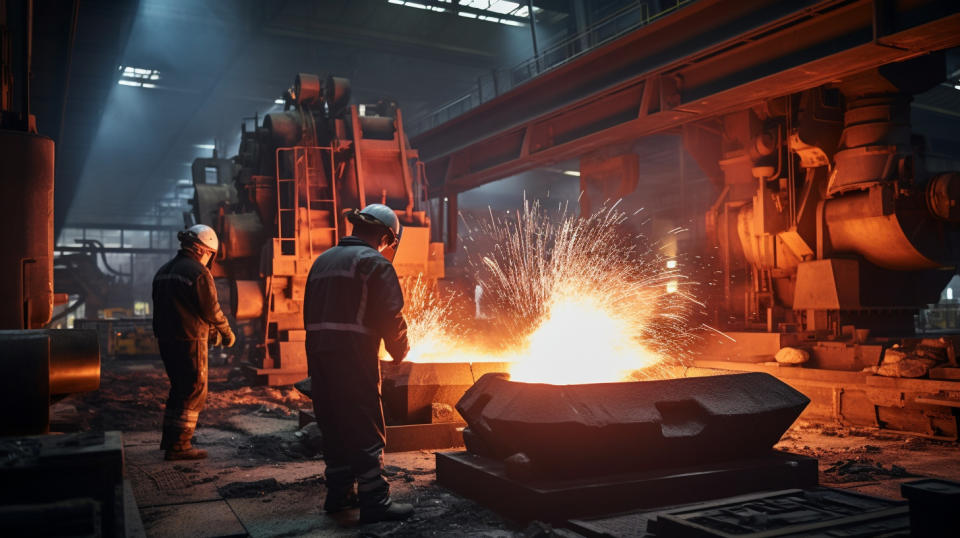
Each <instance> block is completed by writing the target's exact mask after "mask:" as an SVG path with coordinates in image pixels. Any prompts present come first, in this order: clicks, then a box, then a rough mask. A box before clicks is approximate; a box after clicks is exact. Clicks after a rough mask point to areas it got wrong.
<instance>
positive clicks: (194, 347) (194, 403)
mask: <svg viewBox="0 0 960 538" xmlns="http://www.w3.org/2000/svg"><path fill="white" fill-rule="evenodd" d="M158 344H159V347H160V358H162V359H163V366H164V368H166V370H167V377H168V378H169V379H170V395H169V396H168V397H167V405H166V408H165V410H164V412H163V437H162V438H161V439H160V448H161V449H163V450H186V449H189V448H190V447H191V444H190V440H191V439H192V438H193V432H194V430H196V428H197V418H199V416H200V411H201V410H202V409H203V406H204V404H205V403H206V401H207V340H206V339H203V340H159V341H158Z"/></svg>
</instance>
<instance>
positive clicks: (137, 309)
mask: <svg viewBox="0 0 960 538" xmlns="http://www.w3.org/2000/svg"><path fill="white" fill-rule="evenodd" d="M133 315H134V316H149V315H150V303H148V302H147V301H134V303H133Z"/></svg>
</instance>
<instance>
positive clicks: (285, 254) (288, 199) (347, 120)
mask: <svg viewBox="0 0 960 538" xmlns="http://www.w3.org/2000/svg"><path fill="white" fill-rule="evenodd" d="M349 100H350V82H349V81H348V80H347V79H343V78H339V77H333V76H326V77H319V76H316V75H310V74H304V73H301V74H299V75H298V76H297V77H296V80H295V82H294V85H293V87H291V88H290V89H289V90H288V91H287V93H286V95H285V103H286V104H285V106H284V111H282V112H276V113H271V114H267V115H265V116H264V117H263V118H262V121H261V120H260V118H254V119H253V122H252V123H253V125H252V127H251V126H250V122H249V121H244V123H243V127H242V136H241V142H240V149H239V154H238V155H236V156H235V157H233V158H232V159H222V158H216V157H214V158H201V159H197V160H195V161H194V163H193V181H194V187H195V189H196V191H195V197H194V200H193V205H194V218H195V220H196V222H199V223H203V224H207V225H210V226H212V227H213V228H214V229H216V230H217V233H218V235H219V236H220V241H221V249H220V252H219V253H218V255H217V259H216V260H215V262H214V266H213V272H214V276H215V277H217V279H218V288H219V289H220V296H221V303H227V302H228V301H226V300H225V299H226V297H229V303H230V307H229V316H232V318H233V320H235V321H236V324H237V325H238V327H237V328H238V329H239V330H238V334H239V335H240V343H239V344H240V345H239V348H240V353H243V354H244V359H245V360H248V361H249V362H250V363H252V364H251V366H252V368H253V372H254V373H255V375H256V376H257V378H258V381H259V382H265V383H268V384H271V385H275V384H289V383H293V382H294V381H297V380H300V379H302V378H303V377H305V376H306V374H307V362H306V354H305V351H304V346H303V341H304V338H305V332H304V329H303V314H302V312H301V309H302V305H303V294H304V288H305V286H306V280H307V273H308V272H309V270H310V266H311V264H312V263H313V260H314V259H315V258H316V257H317V256H318V255H320V254H321V253H322V252H323V251H324V250H326V249H328V248H330V247H332V246H333V245H335V244H336V242H337V240H338V239H339V238H340V237H342V236H344V235H347V234H348V233H349V229H348V226H349V225H348V223H347V222H346V219H345V218H344V214H345V212H347V211H349V210H351V209H353V208H362V207H364V206H366V205H367V204H369V203H374V202H376V203H383V204H386V205H387V206H389V207H391V208H393V209H394V210H395V211H396V213H397V216H398V217H399V219H400V222H401V224H402V225H403V233H402V237H401V240H400V244H399V246H398V247H397V249H396V251H395V252H388V253H385V254H386V255H387V256H388V257H389V256H393V257H394V258H393V261H394V266H395V267H396V269H397V273H398V274H399V275H400V276H401V278H403V277H416V276H417V275H423V276H424V277H425V278H428V279H436V278H442V277H443V271H444V267H443V251H442V244H440V243H431V242H430V219H429V217H428V216H427V213H426V211H425V208H426V201H425V198H424V197H425V193H426V190H425V189H426V178H425V176H424V170H423V166H422V164H421V163H420V161H419V158H418V157H419V156H418V153H417V150H415V149H413V148H411V147H410V144H409V141H408V140H407V137H406V134H405V133H404V130H403V119H402V114H401V111H400V109H398V108H397V105H396V103H395V102H392V101H387V100H381V101H380V102H378V103H376V104H372V105H359V106H358V105H350V104H349Z"/></svg>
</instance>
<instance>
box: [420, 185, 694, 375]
mask: <svg viewBox="0 0 960 538" xmlns="http://www.w3.org/2000/svg"><path fill="white" fill-rule="evenodd" d="M626 220H627V216H626V215H625V214H624V213H622V212H617V211H616V209H615V206H614V207H611V208H609V209H604V210H601V211H600V212H598V213H596V214H594V215H592V216H590V217H589V218H585V219H580V218H578V217H576V216H575V215H571V214H569V213H566V212H565V211H560V212H559V213H547V212H546V211H544V210H541V209H540V208H539V206H538V205H537V204H536V203H534V204H532V205H531V204H525V205H524V208H523V210H522V211H521V212H517V214H516V217H515V218H514V217H511V218H510V219H509V220H500V219H497V218H495V217H494V216H493V215H492V214H491V219H490V221H489V222H488V223H484V224H482V225H481V226H479V227H478V228H477V229H476V233H475V236H474V239H476V240H477V242H478V243H479V242H480V241H484V240H485V241H487V242H488V243H489V244H491V245H492V246H491V247H488V248H485V249H478V250H477V251H474V252H473V253H472V254H473V257H472V258H471V260H472V261H471V262H470V267H471V268H472V269H473V270H474V273H475V278H476V282H478V283H479V284H480V285H481V286H482V287H483V289H484V292H483V294H482V295H483V301H481V304H479V305H478V304H471V305H470V307H469V308H466V309H463V308H461V309H460V310H459V311H456V309H454V308H453V306H452V305H453V302H454V301H453V297H452V296H450V295H447V296H444V295H443V294H442V293H440V292H439V290H438V289H437V288H436V286H427V285H425V284H424V282H423V281H421V280H420V279H416V280H415V281H410V282H408V283H407V285H405V289H404V292H405V293H404V294H405V297H406V301H407V305H406V309H405V315H406V318H407V321H408V324H409V332H408V335H409V338H410V343H411V347H412V349H411V352H410V354H409V356H408V357H407V360H408V361H410V362H508V363H510V364H511V368H510V372H509V373H510V376H511V379H513V380H515V381H520V382H529V383H549V384H555V385H568V384H582V383H606V382H617V381H628V380H638V379H651V378H662V377H666V376H667V375H668V374H667V373H666V372H668V371H669V370H670V368H669V366H670V365H676V364H678V363H680V362H682V361H683V360H684V358H685V356H686V353H687V351H688V349H689V345H690V343H691V342H692V341H693V335H692V333H691V332H690V331H689V330H688V328H687V319H688V315H689V312H690V311H691V306H692V305H693V304H695V303H696V302H695V301H694V300H693V299H692V297H691V296H690V295H689V293H688V292H689V291H690V290H691V288H690V283H689V282H687V281H685V280H684V278H683V276H682V275H681V274H680V273H679V271H678V268H677V264H676V263H673V264H671V265H672V267H668V268H667V269H666V270H664V267H665V266H666V265H667V264H666V260H664V258H663V257H662V256H661V255H660V253H659V251H658V249H657V248H654V247H655V245H645V244H644V243H643V242H642V241H644V240H643V239H642V238H640V237H639V236H633V235H628V234H625V233H623V231H622V230H623V227H624V224H625V222H626ZM481 306H482V308H481ZM457 312H459V315H458V314H457ZM465 316H466V317H474V316H475V319H474V320H473V321H474V322H476V325H478V326H479V327H480V331H479V333H477V332H476V331H474V333H473V334H471V332H470V331H469V330H466V328H465V326H464V325H465V324H466V323H467V322H469V321H470V320H468V319H463V318H464V317H465ZM465 335H469V336H466V337H465Z"/></svg>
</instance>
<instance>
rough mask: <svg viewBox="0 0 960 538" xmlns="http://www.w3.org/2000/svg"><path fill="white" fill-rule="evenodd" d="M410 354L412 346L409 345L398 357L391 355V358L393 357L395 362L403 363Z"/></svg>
mask: <svg viewBox="0 0 960 538" xmlns="http://www.w3.org/2000/svg"><path fill="white" fill-rule="evenodd" d="M409 354H410V344H409V343H408V344H407V345H406V346H404V348H403V352H402V353H399V354H398V356H395V357H394V356H393V355H391V357H393V362H403V359H406V358H407V355H409Z"/></svg>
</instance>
